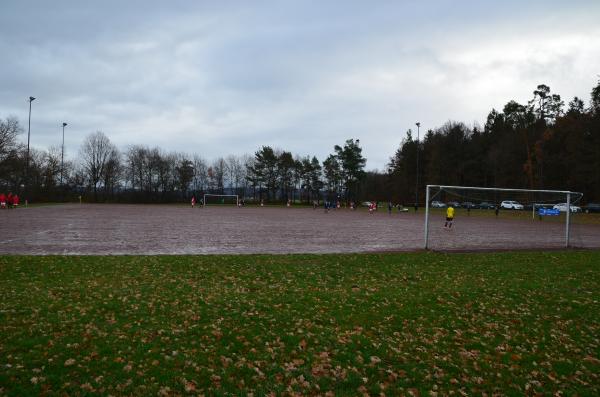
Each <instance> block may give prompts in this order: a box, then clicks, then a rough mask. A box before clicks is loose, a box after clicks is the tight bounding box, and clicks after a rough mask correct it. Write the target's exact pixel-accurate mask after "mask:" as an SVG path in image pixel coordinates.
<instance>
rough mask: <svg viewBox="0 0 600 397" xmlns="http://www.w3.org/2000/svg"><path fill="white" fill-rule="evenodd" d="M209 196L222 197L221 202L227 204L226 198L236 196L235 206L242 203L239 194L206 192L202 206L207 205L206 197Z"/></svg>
mask: <svg viewBox="0 0 600 397" xmlns="http://www.w3.org/2000/svg"><path fill="white" fill-rule="evenodd" d="M208 197H221V198H222V199H223V200H222V201H223V202H222V203H221V204H225V198H229V197H234V198H235V206H236V207H238V206H239V204H240V200H239V198H238V195H237V194H208V193H207V194H205V195H204V197H203V199H202V207H206V199H207V198H208Z"/></svg>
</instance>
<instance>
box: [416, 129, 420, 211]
mask: <svg viewBox="0 0 600 397" xmlns="http://www.w3.org/2000/svg"><path fill="white" fill-rule="evenodd" d="M415 125H416V126H417V178H416V179H417V183H416V187H415V211H416V210H417V208H418V207H419V132H420V129H421V123H420V122H417V123H415Z"/></svg>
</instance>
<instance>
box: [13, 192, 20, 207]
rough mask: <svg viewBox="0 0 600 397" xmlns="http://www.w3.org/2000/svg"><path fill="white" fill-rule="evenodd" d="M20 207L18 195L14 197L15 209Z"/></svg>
mask: <svg viewBox="0 0 600 397" xmlns="http://www.w3.org/2000/svg"><path fill="white" fill-rule="evenodd" d="M18 206H19V196H18V195H17V194H15V195H14V196H13V207H18Z"/></svg>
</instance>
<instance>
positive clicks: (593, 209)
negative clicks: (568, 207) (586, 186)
mask: <svg viewBox="0 0 600 397" xmlns="http://www.w3.org/2000/svg"><path fill="white" fill-rule="evenodd" d="M584 211H585V213H586V214H591V213H599V212H600V203H589V204H588V205H586V206H585V208H584Z"/></svg>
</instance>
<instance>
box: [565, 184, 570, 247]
mask: <svg viewBox="0 0 600 397" xmlns="http://www.w3.org/2000/svg"><path fill="white" fill-rule="evenodd" d="M570 226H571V193H567V222H566V226H565V227H566V231H565V248H569V237H570V232H571V227H570Z"/></svg>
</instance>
